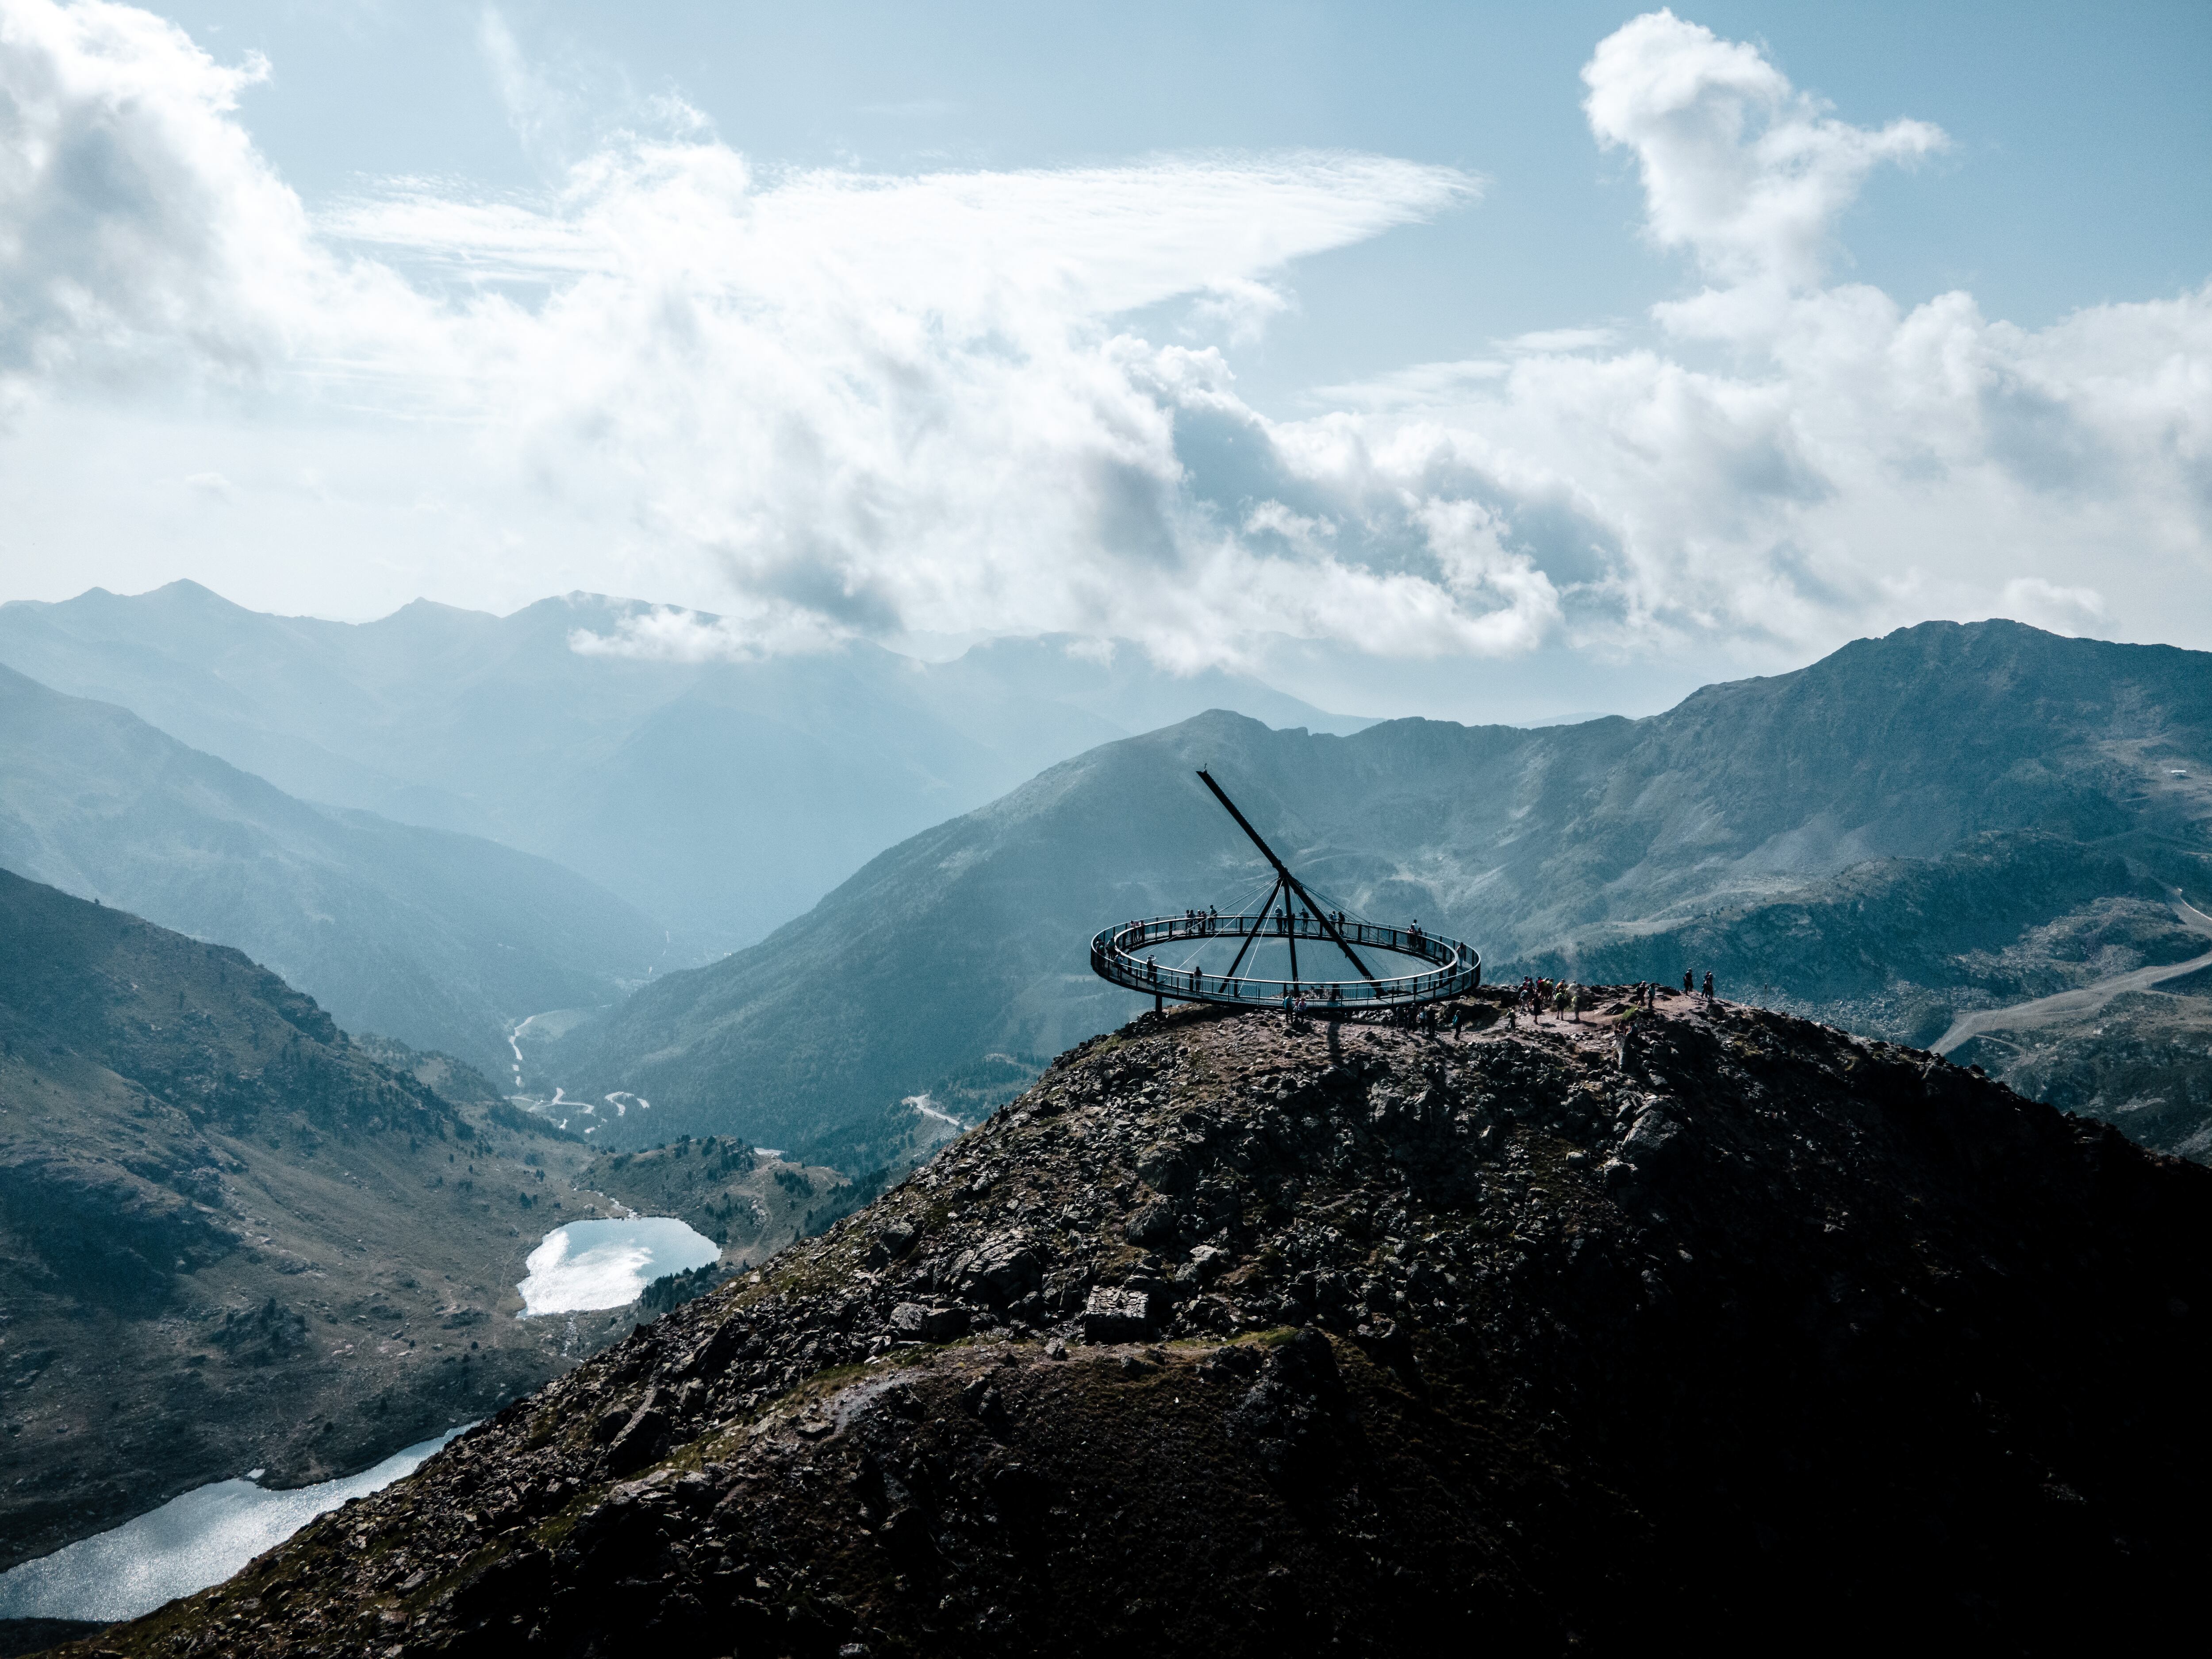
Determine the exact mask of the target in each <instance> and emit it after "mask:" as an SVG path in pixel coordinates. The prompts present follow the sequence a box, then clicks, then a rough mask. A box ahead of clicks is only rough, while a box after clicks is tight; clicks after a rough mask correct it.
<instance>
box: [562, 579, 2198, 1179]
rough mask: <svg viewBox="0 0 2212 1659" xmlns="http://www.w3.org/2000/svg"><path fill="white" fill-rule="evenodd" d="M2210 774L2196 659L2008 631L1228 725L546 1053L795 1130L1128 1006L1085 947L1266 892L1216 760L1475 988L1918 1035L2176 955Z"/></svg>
mask: <svg viewBox="0 0 2212 1659" xmlns="http://www.w3.org/2000/svg"><path fill="white" fill-rule="evenodd" d="M2208 762H2212V659H2208V658H2207V657H2206V656H2205V655H2203V653H2190V652H2183V651H2177V650H2172V649H2169V648H2167V647H2144V646H2121V645H2110V644H2104V643H2100V642H2099V641H2088V640H2071V639H2063V638H2060V637H2057V636H2056V635H2049V634H2045V633H2042V632H2039V631H2038V630H2036V629H2030V628H2026V627H2022V626H2020V625H2018V624H2016V623H2001V622H1996V623H1976V624H1972V625H1971V626H1960V625H1957V624H1952V623H1929V624H1925V625H1923V626H1921V627H1918V628H1913V629H1904V630H1901V631H1899V633H1896V634H1893V635H1889V636H1887V637H1886V638H1884V639H1881V640H1866V641H1858V642H1857V643H1855V644H1853V645H1850V646H1848V647H1844V649H1842V650H1840V651H1838V652H1837V653H1834V654H1833V655H1832V656H1830V657H1828V658H1826V659H1823V660H1822V661H1820V662H1819V663H1816V664H1814V665H1812V666H1810V667H1808V668H1806V669H1803V670H1801V671H1798V672H1796V673H1794V674H1787V675H1780V676H1776V677H1773V678H1765V679H1757V680H1748V681H1742V682H1738V683H1735V684H1725V685H1716V686H1711V687H1708V688H1706V689H1705V690H1701V691H1699V692H1698V693H1696V694H1695V695H1694V696H1691V697H1690V698H1688V699H1686V701H1685V702H1683V703H1681V704H1680V706H1679V707H1677V708H1674V709H1672V710H1669V711H1668V712H1667V713H1666V714H1660V715H1656V716H1653V717H1652V718H1650V719H1648V720H1621V719H1606V720H1595V721H1590V722H1588V723H1585V724H1583V725H1580V726H1563V727H1549V728H1544V729H1541V730H1534V731H1529V730H1521V729H1517V728H1511V727H1504V726H1487V727H1467V726H1455V725H1451V724H1448V723H1445V722H1439V721H1431V720H1393V721H1389V722H1385V723H1383V724H1380V725H1377V726H1370V727H1369V728H1367V729H1365V730H1364V731H1361V732H1358V733H1355V734H1352V735H1350V736H1345V737H1338V736H1332V735H1327V734H1319V733H1313V732H1298V731H1291V732H1274V731H1270V730H1268V729H1267V728H1266V727H1265V726H1261V725H1260V724H1259V723H1257V722H1256V721H1252V720H1243V719H1241V718H1239V717H1237V716H1235V715H1231V714H1222V713H1218V712H1217V713H1212V714H1206V715H1202V716H1200V717H1199V718H1198V719H1195V720H1189V721H1187V722H1184V723H1182V725H1179V726H1173V727H1170V728H1168V729H1166V730H1164V731H1161V732H1152V733H1150V734H1147V735H1146V736H1144V737H1140V738H1132V739H1127V740H1124V741H1122V742H1119V743H1115V744H1107V745H1104V746H1103V747H1101V748H1099V749H1097V750H1092V751H1091V752H1090V753H1088V754H1085V755H1084V756H1082V757H1079V758H1078V759H1076V760H1073V761H1070V762H1067V763H1064V764H1062V765H1060V766H1057V767H1054V768H1052V769H1049V770H1048V771H1046V772H1045V773H1043V774H1042V775H1040V776H1039V777H1037V778H1036V779H1035V780H1034V781H1031V782H1030V783H1028V784H1026V785H1024V787H1021V788H1020V789H1018V790H1016V791H1014V792H1013V793H1011V794H1009V795H1007V796H1006V797H1004V798H1003V799H1000V800H998V801H995V802H994V803H992V804H991V805H988V806H987V807H984V808H981V809H980V810H978V811H975V812H972V813H969V814H968V815H966V816H965V817H961V818H957V819H954V820H952V821H951V822H949V823H944V824H941V825H939V826H938V827H936V828H935V829H931V830H928V831H927V832H925V833H924V834H922V835H921V836H915V837H914V838H913V839H912V840H910V841H908V842H905V843H903V844H902V845H901V846H899V847H897V848H893V849H892V850H891V851H890V852H889V853H886V854H884V855H883V856H882V857H880V858H878V859H877V860H873V861H872V862H871V863H870V864H869V865H868V866H866V867H865V868H863V869H862V870H861V871H860V872H859V873H858V874H857V875H855V876H854V878H852V880H850V881H848V882H847V883H846V884H843V885H842V886H841V887H840V888H838V889H837V890H836V891H835V892H834V893H832V894H831V895H830V896H829V897H828V898H827V899H825V900H824V901H823V902H822V903H821V904H820V905H818V906H817V907H816V908H815V909H814V910H812V911H811V912H810V913H809V914H808V915H806V916H805V917H804V918H802V919H800V920H799V921H796V922H793V924H791V925H790V926H788V927H785V928H783V929H781V930H780V931H779V932H778V933H776V934H775V935H774V936H773V937H771V938H770V939H768V940H766V941H764V942H763V944H761V945H758V946H757V947H755V948H753V949H751V950H749V951H742V952H739V953H738V954H737V955H736V956H734V957H731V958H730V959H729V960H727V961H726V962H723V963H716V964H714V965H713V966H712V967H709V968H706V969H698V970H696V971H692V972H688V973H684V974H679V975H671V976H670V977H669V978H667V979H665V980H664V981H659V982H657V983H655V984H654V985H653V986H651V987H647V988H646V989H644V990H643V991H641V993H639V994H637V995H635V997H633V998H632V999H630V1000H629V1001H628V1002H627V1003H625V1004H624V1005H623V1006H621V1007H620V1008H619V1009H617V1010H616V1011H615V1012H612V1013H611V1014H610V1015H609V1016H607V1017H606V1018H604V1019H602V1020H601V1021H599V1022H598V1023H596V1024H592V1025H588V1026H586V1027H584V1028H582V1029H581V1030H578V1031H577V1032H575V1033H574V1034H573V1036H571V1037H570V1038H568V1041H567V1042H566V1044H565V1045H564V1047H563V1048H562V1049H561V1050H559V1051H558V1058H557V1063H556V1065H555V1066H553V1068H552V1073H551V1074H553V1075H556V1076H559V1077H560V1078H562V1079H563V1080H564V1081H568V1083H569V1086H570V1087H571V1088H572V1089H574V1087H575V1086H576V1082H577V1081H580V1082H582V1083H584V1084H585V1085H586V1086H588V1087H589V1088H590V1089H592V1091H605V1090H607V1089H614V1088H627V1089H634V1090H637V1091H640V1092H642V1093H644V1094H647V1096H649V1097H652V1098H653V1101H654V1103H655V1107H656V1110H657V1111H659V1112H661V1113H664V1114H665V1116H663V1117H660V1118H659V1119H657V1120H656V1128H657V1130H659V1131H662V1132H665V1130H666V1129H667V1128H668V1127H670V1126H671V1124H672V1123H680V1124H682V1125H683V1126H684V1127H688V1128H692V1129H694V1130H695V1131H698V1130H703V1129H706V1128H709V1127H721V1128H730V1127H736V1128H739V1129H740V1130H741V1131H742V1132H743V1133H754V1134H758V1135H762V1136H763V1137H766V1136H789V1137H793V1138H794V1139H799V1141H800V1143H801V1144H805V1137H806V1136H808V1135H809V1134H812V1133H819V1132H820V1131H821V1130H822V1129H823V1128H824V1127H827V1126H829V1125H832V1124H835V1123H837V1122H840V1121H846V1120H848V1119H853V1118H857V1117H859V1116H860V1115H864V1114H865V1113H866V1112H869V1111H872V1110H878V1109H881V1108H883V1107H884V1106H885V1105H888V1104H890V1103H892V1102H894V1101H896V1099H897V1098H898V1097H900V1096H902V1095H905V1094H908V1093H911V1092H913V1091H916V1090H921V1089H925V1088H927V1087H929V1086H930V1085H931V1084H932V1083H933V1080H934V1079H937V1078H938V1077H939V1076H940V1075H942V1074H945V1073H950V1072H953V1071H956V1070H957V1069H959V1068H961V1067H963V1066H968V1065H970V1064H972V1063H973V1062H974V1061H975V1060H979V1059H980V1058H981V1057H982V1056H984V1055H986V1054H991V1053H994V1052H1004V1053H1008V1054H1015V1055H1023V1054H1030V1055H1036V1054H1046V1053H1049V1052H1051V1051H1052V1050H1054V1048H1059V1047H1061V1046H1065V1045H1066V1043H1068V1042H1073V1041H1074V1040H1076V1039H1078V1038H1079V1037H1080V1036H1085V1035H1087V1034H1088V1033H1090V1032H1092V1031H1097V1030H1106V1029H1109V1028H1110V1027H1111V1026H1113V1025H1114V1024H1118V1023H1119V1022H1120V1021H1121V1019H1123V1018H1127V1016H1128V1014H1129V1013H1130V1012H1133V1010H1134V1009H1135V1008H1136V1007H1137V1006H1139V1002H1138V1000H1136V999H1133V998H1131V997H1130V996H1128V995H1127V994H1124V993H1121V992H1117V991H1115V990H1114V989H1112V988H1111V987H1107V986H1106V985H1104V984H1103V983H1102V982H1101V981H1097V980H1096V979H1094V978H1092V977H1091V975H1090V974H1089V972H1088V970H1087V966H1086V963H1085V941H1086V940H1087V939H1088V938H1089V936H1090V934H1091V933H1092V932H1094V931H1095V930H1096V929H1097V928H1098V927H1103V926H1104V925H1106V924H1107V923H1109V922H1113V921H1120V920H1122V919H1124V918H1127V917H1131V916H1135V915H1146V914H1155V915H1156V914H1159V913H1160V912H1162V911H1175V910H1179V909H1181V908H1184V907H1186V906H1191V905H1205V904H1207V903H1216V904H1218V905H1220V906H1221V907H1222V908H1230V906H1231V904H1232V902H1235V901H1236V900H1237V898H1238V897H1239V896H1242V895H1243V893H1244V892H1246V891H1247V890H1249V889H1250V888H1251V887H1252V885H1253V884H1254V883H1255V878H1262V877H1264V874H1265V872H1264V868H1263V866H1261V864H1260V862H1259V860H1258V859H1257V856H1256V855H1255V854H1254V853H1253V852H1252V850H1251V848H1249V844H1248V843H1246V842H1244V840H1243V836H1241V835H1240V834H1239V833H1238V832H1237V829H1235V827H1234V826H1233V825H1232V824H1231V823H1230V822H1229V821H1228V819H1227V818H1226V817H1225V815H1223V813H1222V812H1221V811H1220V810H1219V808H1218V806H1217V805H1215V804H1214V802H1213V801H1212V799H1211V798H1210V797H1209V796H1207V795H1206V793H1205V791H1204V789H1203V787H1201V786H1200V784H1199V783H1198V782H1197V781H1196V780H1195V779H1194V777H1193V776H1192V773H1193V771H1194V769H1195V768H1197V767H1198V766H1200V765H1211V766H1212V768H1213V769H1214V770H1215V771H1216V772H1217V774H1218V775H1219V776H1220V777H1221V779H1222V780H1223V781H1224V782H1225V785H1226V786H1227V787H1228V788H1229V789H1230V791H1231V793H1232V794H1233V795H1234V796H1235V797H1236V798H1237V800H1238V801H1239V803H1240V805H1243V808H1244V810H1245V811H1246V812H1247V814H1248V815H1249V817H1251V818H1252V819H1253V820H1254V822H1255V823H1256V824H1258V825H1259V826H1260V827H1261V830H1262V832H1263V833H1265V834H1267V836H1270V837H1272V838H1273V840H1274V841H1275V843H1276V845H1277V847H1278V848H1279V850H1280V851H1281V852H1282V853H1283V854H1285V857H1287V858H1289V859H1290V860H1291V861H1292V863H1293V865H1294V866H1295V867H1297V869H1298V870H1299V871H1300V872H1301V873H1302V874H1303V875H1304V876H1305V877H1306V878H1308V879H1309V880H1310V882H1311V883H1312V884H1314V885H1315V886H1316V887H1317V888H1319V889H1321V890H1324V891H1326V892H1328V893H1330V894H1333V895H1334V896H1335V898H1336V900H1337V901H1338V902H1341V903H1343V904H1344V905H1345V906H1346V908H1351V909H1353V910H1355V911H1358V912H1360V913H1363V914H1365V915H1370V916H1374V917H1377V918H1384V919H1390V920H1399V921H1402V920H1405V919H1407V918H1415V917H1418V918H1419V919H1420V920H1422V921H1425V922H1426V923H1427V924H1428V925H1429V926H1431V927H1434V928H1437V929H1439V930H1442V931H1446V932H1449V933H1454V934H1455V935H1457V936H1459V937H1462V938H1464V939H1468V940H1470V941H1471V942H1473V943H1474V945H1476V946H1477V947H1478V948H1479V949H1480V950H1481V951H1483V952H1484V954H1485V957H1486V960H1487V962H1488V963H1489V964H1490V969H1491V972H1492V975H1498V974H1500V973H1507V974H1517V973H1518V972H1519V971H1521V969H1522V967H1523V966H1524V965H1525V966H1527V967H1529V968H1533V969H1540V970H1541V969H1549V970H1551V971H1554V972H1559V971H1564V972H1566V973H1569V974H1571V975H1575V976H1577V977H1581V978H1584V979H1608V980H1617V979H1624V978H1629V977H1635V978H1644V977H1651V978H1661V979H1673V978H1675V977H1677V976H1679V975H1680V971H1681V969H1682V968H1683V967H1684V966H1686V965H1695V966H1696V967H1698V968H1699V969H1705V968H1711V969H1713V970H1714V971H1715V972H1716V973H1717V975H1718V977H1719V981H1720V983H1721V984H1722V986H1723V988H1726V989H1733V990H1736V991H1739V992H1741V991H1742V990H1744V989H1745V987H1754V988H1755V987H1759V986H1761V985H1764V986H1765V987H1768V992H1769V994H1771V995H1772V996H1774V997H1777V998H1795V999H1796V1001H1797V1002H1798V1003H1800V1004H1802V1005H1803V1006H1808V1007H1821V1008H1831V1009H1834V1010H1837V1011H1839V1012H1844V1013H1846V1014H1849V1015H1850V1016H1851V1017H1852V1018H1854V1019H1855V1020H1856V1021H1857V1023H1858V1024H1862V1025H1863V1027H1864V1028H1865V1029H1869V1030H1880V1031H1882V1032H1884V1033H1885V1034H1887V1035H1888V1036H1913V1037H1915V1038H1917V1040H1919V1041H1922V1042H1926V1041H1931V1040H1932V1039H1933V1036H1934V1034H1935V1032H1936V1031H1940V1030H1942V1027H1943V1024H1945V1023H1947V1021H1948V1011H1949V1009H1950V1008H1951V1007H1952V1006H1954V1005H1956V1006H1980V1005H1986V1004H1990V1003H1993V1002H2001V1001H2004V1000H2010V999H2011V998H2014V997H2015V996H2017V995H2021V994H2037V993H2038V987H2050V988H2056V987H2058V986H2061V985H2063V984H2065V983H2068V982H2071V981H2075V980H2078V979H2080V978H2081V977H2083V976H2087V975H2093V974H2095V973H2099V972H2108V971H2112V970H2113V969H2114V968H2115V966H2116V965H2132V964H2133V963H2139V962H2142V961H2179V960H2182V959H2184V958H2185V957H2192V956H2194V955H2195V954H2197V951H2199V950H2200V949H2201V948H2202V946H2201V945H2198V944H2197V942H2196V935H2195V934H2194V933H2191V931H2190V929H2189V928H2188V927H2185V926H2184V925H2183V924H2182V922H2181V921H2179V920H2178V918H2177V916H2176V914H2175V912H2174V910H2173V908H2172V900H2171V897H2170V892H2171V890H2174V889H2180V888H2187V889H2189V890H2193V891H2197V892H2199V893H2200V894H2201V893H2202V892H2203V890H2204V888H2205V886H2206V885H2207V876H2208V870H2212V865H2208V855H2212V835H2208V829H2212V764H2208ZM2177 773H2183V774H2185V775H2182V776H2176V775H2175V774H2177ZM1685 950H1689V951H1692V952H1693V954H1692V955H1691V956H1690V957H1687V958H1686V957H1684V956H1683V955H1682V952H1683V951H1685ZM1621 968H1628V969H1633V970H1634V971H1633V973H1632V974H1630V973H1626V972H1613V971H1611V970H1612V969H1621Z"/></svg>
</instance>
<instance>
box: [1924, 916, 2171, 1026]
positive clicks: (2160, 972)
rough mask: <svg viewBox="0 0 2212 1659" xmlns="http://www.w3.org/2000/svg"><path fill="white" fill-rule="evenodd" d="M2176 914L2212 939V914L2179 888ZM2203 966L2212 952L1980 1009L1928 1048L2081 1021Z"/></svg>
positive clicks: (1961, 1018) (1955, 1022)
mask: <svg viewBox="0 0 2212 1659" xmlns="http://www.w3.org/2000/svg"><path fill="white" fill-rule="evenodd" d="M2167 896H2168V898H2169V899H2170V900H2171V901H2172V905H2173V914H2174V915H2176V916H2178V917H2179V918H2180V920H2181V925H2182V926H2183V927H2186V928H2188V929H2189V930H2190V932H2191V933H2197V934H2201V935H2203V937H2205V938H2207V939H2212V916H2208V915H2205V914H2204V912H2203V911H2202V910H2200V909H2198V908H2197V907H2196V906H2195V905H2193V904H2191V903H2190V902H2189V901H2188V900H2186V899H2185V898H2183V897H2182V896H2181V894H2180V893H2179V890H2174V891H2172V892H2169V894H2168V895H2167ZM2200 968H2212V951H2206V952H2205V953H2204V954H2203V956H2201V957H2191V958H2190V959H2189V960H2188V961H2186V962H2170V963H2166V964H2165V965H2164V966H2163V967H2157V968H2137V969H2134V970H2133V971H2132V972H2130V973H2125V974H2115V975H2112V977H2111V978H2110V979H2100V980H2099V981H2096V983H2095V984H2093V985H2083V986H2081V987H2077V988H2075V989H2074V990H2071V991H2061V992H2059V993H2058V994H2057V995H2055V996H2047V997H2038V998H2036V999H2035V1000H2034V1001H2033V1002H2015V1003H2014V1004H2012V1005H2011V1006H2008V1007H2004V1008H1977V1009H1975V1010H1974V1011H1973V1012H1972V1013H1966V1014H1960V1016H1959V1017H1958V1018H1956V1019H1954V1020H1953V1021H1952V1022H1951V1029H1950V1030H1948V1031H1946V1032H1944V1033H1943V1035H1942V1036H1940V1037H1938V1038H1936V1041H1935V1042H1932V1043H1930V1044H1929V1048H1931V1049H1932V1050H1933V1051H1934V1052H1936V1054H1949V1053H1950V1052H1951V1051H1952V1050H1953V1049H1954V1048H1958V1047H1959V1046H1960V1044H1961V1043H1963V1042H1966V1040H1967V1039H1968V1038H1969V1037H1977V1036H1981V1035H1982V1034H1983V1033H1984V1031H2016V1030H2021V1028H2023V1027H2031V1026H2037V1025H2049V1024H2055V1023H2056V1022H2057V1021H2060V1020H2069V1019H2080V1018H2084V1017H2085V1016H2088V1015H2093V1014H2094V1013H2096V1012H2098V1011H2099V1010H2100V1009H2101V1008H2103V1007H2104V1006H2105V1005H2106V1003H2108V1002H2110V1001H2111V1000H2112V999H2113V998H2114V997H2116V996H2118V995H2120V994H2122V993H2124V992H2127V991H2148V990H2149V989H2150V988H2151V987H2153V986H2155V985H2158V984H2160V983H2162V982H2164V981H2166V980H2169V979H2179V978H2180V977H2181V976H2182V975H2185V974H2193V973H2195V972H2196V971H2197V969H2200Z"/></svg>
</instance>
